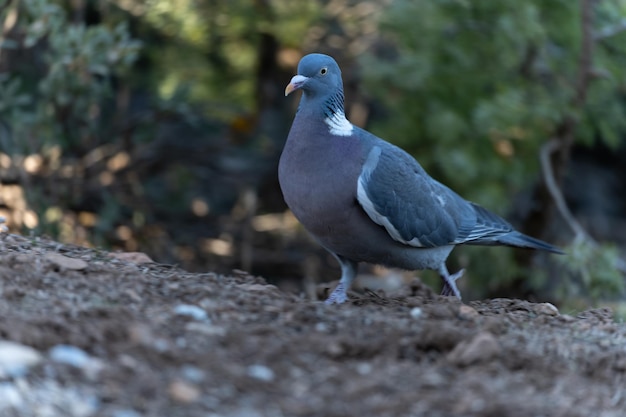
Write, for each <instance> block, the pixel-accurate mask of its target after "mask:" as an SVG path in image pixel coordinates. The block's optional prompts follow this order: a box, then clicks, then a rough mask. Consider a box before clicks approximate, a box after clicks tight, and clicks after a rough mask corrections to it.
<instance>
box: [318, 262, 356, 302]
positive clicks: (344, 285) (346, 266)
mask: <svg viewBox="0 0 626 417" xmlns="http://www.w3.org/2000/svg"><path fill="white" fill-rule="evenodd" d="M333 255H335V258H337V260H338V261H339V264H340V265H341V279H340V280H339V285H337V287H336V288H335V289H334V290H333V292H332V293H331V294H330V296H329V297H328V299H327V300H326V304H341V303H344V302H346V301H347V300H348V295H347V294H346V291H348V288H350V284H352V281H354V278H355V277H356V268H357V263H356V262H354V261H351V260H349V259H346V258H344V257H343V256H340V255H337V254H333Z"/></svg>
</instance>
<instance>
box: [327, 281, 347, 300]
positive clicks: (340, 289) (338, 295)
mask: <svg viewBox="0 0 626 417" xmlns="http://www.w3.org/2000/svg"><path fill="white" fill-rule="evenodd" d="M347 300H348V295H347V294H346V287H345V285H344V284H343V282H339V284H338V285H337V287H336V288H335V289H334V290H333V292H332V293H330V296H328V298H327V299H326V301H325V302H324V303H326V304H328V305H330V304H342V303H345V302H346V301H347Z"/></svg>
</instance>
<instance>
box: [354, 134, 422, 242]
mask: <svg viewBox="0 0 626 417" xmlns="http://www.w3.org/2000/svg"><path fill="white" fill-rule="evenodd" d="M380 154H381V150H380V148H379V147H378V146H375V147H374V148H373V149H372V150H371V151H370V153H369V155H368V156H367V159H366V160H365V164H363V170H362V171H361V175H359V179H358V181H357V189H356V197H357V200H358V201H359V203H360V204H361V207H363V210H365V212H366V213H367V215H368V216H369V218H370V219H372V221H373V222H374V223H376V224H378V225H380V226H383V227H384V228H385V230H387V233H389V236H391V238H392V239H393V240H395V241H397V242H400V243H404V244H405V245H410V246H415V247H418V248H420V247H423V246H424V245H422V243H421V242H420V241H419V239H418V238H416V237H414V238H413V239H411V240H409V241H407V240H406V239H403V238H402V235H400V232H399V231H398V229H396V228H395V226H394V225H393V224H391V222H390V221H389V219H388V218H387V217H385V216H383V215H382V214H380V213H379V212H378V211H376V208H375V207H374V203H373V202H372V200H370V198H369V197H368V195H367V191H365V188H366V186H367V183H368V181H369V179H370V177H371V175H372V172H374V169H376V166H377V165H378V159H379V158H380Z"/></svg>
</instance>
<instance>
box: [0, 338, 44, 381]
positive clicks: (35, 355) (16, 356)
mask: <svg viewBox="0 0 626 417" xmlns="http://www.w3.org/2000/svg"><path fill="white" fill-rule="evenodd" d="M41 359H42V355H41V353H39V352H38V351H37V350H35V349H33V348H32V347H30V346H26V345H22V344H19V343H15V342H10V341H7V340H3V341H0V376H12V377H16V376H21V375H23V374H25V373H26V372H27V371H28V368H30V367H32V366H34V365H36V364H38V363H39V362H40V361H41Z"/></svg>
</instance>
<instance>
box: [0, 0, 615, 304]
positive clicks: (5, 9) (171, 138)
mask: <svg viewBox="0 0 626 417" xmlns="http://www.w3.org/2000/svg"><path fill="white" fill-rule="evenodd" d="M309 52H322V53H327V54H330V55H332V56H333V57H335V58H336V59H337V61H338V62H339V64H340V66H341V67H342V70H343V76H344V85H345V89H346V110H347V114H348V117H349V118H350V120H351V121H352V122H353V123H354V124H356V125H359V126H362V127H365V128H367V129H369V130H371V131H373V132H374V133H376V134H378V135H379V136H381V137H383V138H385V139H387V140H389V141H391V142H393V143H396V144H397V145H399V146H401V147H403V148H405V149H406V150H408V151H410V152H411V153H413V155H415V156H416V158H417V159H418V160H419V161H420V162H421V163H422V165H423V166H424V167H425V168H426V170H427V171H429V173H430V174H431V175H432V176H434V177H435V178H436V179H438V180H440V181H442V182H444V183H445V184H447V185H449V186H450V187H451V188H453V189H454V190H456V191H457V192H459V193H460V194H461V195H463V196H464V197H465V198H467V199H470V200H472V201H475V202H477V203H479V204H481V205H483V206H485V207H487V208H489V209H491V210H493V211H495V212H497V213H498V214H500V215H502V216H504V217H506V218H507V219H509V220H510V221H511V222H512V223H514V224H515V225H516V227H518V228H519V229H521V230H522V231H524V232H526V233H528V234H531V235H533V236H536V237H540V238H542V239H545V240H548V241H550V242H552V243H555V244H557V245H560V246H562V247H564V248H565V249H566V250H567V251H568V255H566V256H545V255H542V254H536V253H533V252H526V251H520V250H511V249H506V248H485V247H478V248H476V247H474V248H472V247H463V248H459V249H457V250H455V251H454V252H453V254H452V255H451V257H450V259H449V268H450V269H451V270H456V269H457V268H460V267H466V268H467V269H468V273H467V275H466V278H465V279H464V281H463V283H462V286H463V287H464V288H463V289H464V291H465V293H466V294H468V295H469V297H468V298H469V299H471V298H476V297H489V296H511V297H524V298H529V299H531V300H532V299H541V300H552V301H554V302H557V303H562V302H564V301H566V300H567V301H568V302H569V303H579V304H581V305H585V304H593V303H597V302H598V301H603V302H609V303H610V302H617V301H619V300H620V299H621V298H623V296H624V293H625V287H624V273H625V272H626V266H625V262H624V260H623V259H624V258H625V257H626V250H625V249H626V146H625V145H626V141H625V138H626V0H611V1H609V0H605V1H592V0H579V1H575V0H548V1H546V0H527V1H524V2H519V1H513V0H501V1H498V2H492V1H483V2H481V1H468V0H383V1H356V0H319V1H307V2H301V1H294V0H231V1H219V0H217V1H216V0H112V1H104V0H66V1H56V0H0V215H2V216H5V217H6V218H7V223H8V226H9V228H10V231H11V232H13V233H21V234H25V235H33V236H42V235H44V236H50V237H52V238H54V239H58V240H59V241H61V242H64V243H75V244H81V245H88V246H93V247H97V248H103V249H106V250H124V251H141V252H145V253H147V254H148V255H149V256H150V257H152V259H154V260H155V261H158V262H161V263H169V264H177V265H179V266H181V267H183V268H185V269H188V270H191V271H208V270H212V271H218V272H229V271H231V270H232V269H234V268H236V269H243V270H246V271H249V272H251V273H253V274H257V275H262V276H264V277H265V278H266V279H268V281H270V282H274V283H278V284H279V285H282V286H283V287H285V288H287V289H293V290H296V291H302V290H303V289H304V290H306V291H311V288H312V286H314V284H315V283H317V282H324V281H331V280H334V279H337V278H338V276H339V270H338V268H337V266H336V264H335V262H334V260H333V259H332V258H331V257H330V256H329V255H327V254H326V253H325V252H324V251H323V250H322V249H321V248H319V247H318V246H317V245H316V244H315V243H314V242H313V241H312V240H311V239H310V238H309V237H308V236H307V234H306V233H305V232H304V230H303V229H302V228H301V227H300V226H299V225H298V222H297V221H296V220H295V219H294V218H293V216H292V215H291V214H290V213H289V212H288V211H287V209H286V206H285V204H284V202H283V200H282V195H281V192H280V189H279V187H278V182H277V174H276V169H277V164H278V158H279V156H280V152H281V149H282V146H283V143H284V141H285V138H286V136H287V133H288V131H289V128H290V125H291V121H292V118H293V115H294V112H295V109H296V106H297V100H298V99H299V97H297V96H299V94H294V95H293V96H296V97H293V96H290V97H288V98H285V97H284V88H285V86H286V84H287V83H288V81H289V79H290V77H291V76H292V75H294V74H295V71H296V66H297V63H298V60H299V59H300V58H301V57H302V56H303V55H304V54H306V53H309ZM546 184H548V185H547V186H546ZM363 273H364V275H365V276H366V277H367V276H370V275H377V274H378V275H381V274H382V275H389V276H391V277H392V278H393V279H392V281H393V280H395V281H398V280H400V281H403V280H410V279H411V277H413V276H414V274H413V273H411V274H410V275H407V274H404V273H403V274H400V273H398V272H389V271H381V270H380V269H377V268H373V269H372V268H366V267H364V269H363ZM419 275H420V276H421V277H422V278H423V279H424V280H426V281H428V282H429V283H432V284H433V285H434V286H436V288H437V290H438V288H439V285H440V284H439V282H438V278H437V277H435V276H432V274H428V273H420V274H419ZM367 282H370V281H367ZM371 285H375V284H371ZM307 286H308V287H307ZM307 288H308V290H307Z"/></svg>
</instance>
